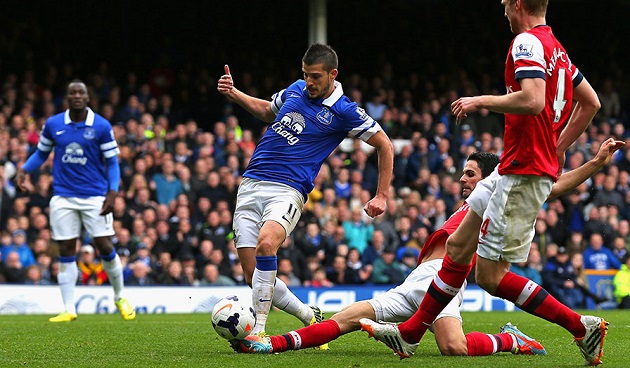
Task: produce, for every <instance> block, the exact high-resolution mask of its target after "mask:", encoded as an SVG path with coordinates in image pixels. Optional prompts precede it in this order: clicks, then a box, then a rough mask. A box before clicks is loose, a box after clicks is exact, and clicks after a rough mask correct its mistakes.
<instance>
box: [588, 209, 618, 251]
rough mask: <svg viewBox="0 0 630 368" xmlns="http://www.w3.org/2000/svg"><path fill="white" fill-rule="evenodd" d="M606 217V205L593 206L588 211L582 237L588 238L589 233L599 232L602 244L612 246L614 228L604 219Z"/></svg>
mask: <svg viewBox="0 0 630 368" xmlns="http://www.w3.org/2000/svg"><path fill="white" fill-rule="evenodd" d="M607 218H608V208H607V207H606V206H600V207H594V206H593V207H592V208H591V210H590V211H589V217H588V221H586V224H585V225H584V238H585V239H590V237H591V234H593V233H599V234H601V236H602V241H603V242H604V246H606V247H609V248H612V240H613V236H614V233H615V229H614V228H613V227H612V226H611V225H610V224H609V223H608V221H606V220H607Z"/></svg>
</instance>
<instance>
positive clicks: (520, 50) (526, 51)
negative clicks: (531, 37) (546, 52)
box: [515, 43, 534, 58]
mask: <svg viewBox="0 0 630 368" xmlns="http://www.w3.org/2000/svg"><path fill="white" fill-rule="evenodd" d="M533 48H534V45H527V44H523V43H522V44H520V45H518V46H516V54H515V55H516V57H517V58H520V57H526V58H530V57H532V56H534V53H533V52H532V49H533Z"/></svg>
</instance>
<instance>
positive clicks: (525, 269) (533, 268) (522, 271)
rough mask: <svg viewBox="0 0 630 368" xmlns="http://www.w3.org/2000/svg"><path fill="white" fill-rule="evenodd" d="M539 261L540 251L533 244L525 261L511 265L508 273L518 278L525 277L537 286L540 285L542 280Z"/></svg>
mask: <svg viewBox="0 0 630 368" xmlns="http://www.w3.org/2000/svg"><path fill="white" fill-rule="evenodd" d="M540 260H541V258H540V251H539V250H538V247H537V246H536V244H535V243H533V245H532V248H531V249H530V251H529V255H528V256H527V261H526V262H520V263H512V265H511V267H510V271H512V272H514V273H515V274H517V275H519V276H523V277H527V278H528V279H530V280H532V281H534V282H535V283H536V284H538V285H542V284H543V279H542V275H541V273H540V271H541V270H542V265H541V264H540Z"/></svg>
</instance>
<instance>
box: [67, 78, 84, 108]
mask: <svg viewBox="0 0 630 368" xmlns="http://www.w3.org/2000/svg"><path fill="white" fill-rule="evenodd" d="M67 93H68V94H67V96H66V97H67V98H68V105H69V106H70V109H71V110H85V108H86V107H87V105H88V102H89V101H90V97H89V96H88V91H87V87H86V86H85V84H83V83H71V84H70V85H69V86H68V92H67Z"/></svg>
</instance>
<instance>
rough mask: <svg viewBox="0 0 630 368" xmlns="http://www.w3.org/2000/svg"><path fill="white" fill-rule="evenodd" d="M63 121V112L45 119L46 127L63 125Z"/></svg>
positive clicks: (64, 117) (64, 115) (64, 118)
mask: <svg viewBox="0 0 630 368" xmlns="http://www.w3.org/2000/svg"><path fill="white" fill-rule="evenodd" d="M65 120H66V113H65V111H64V112H60V113H58V114H55V115H53V116H51V117H49V118H48V119H46V125H48V126H52V125H57V124H65Z"/></svg>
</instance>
